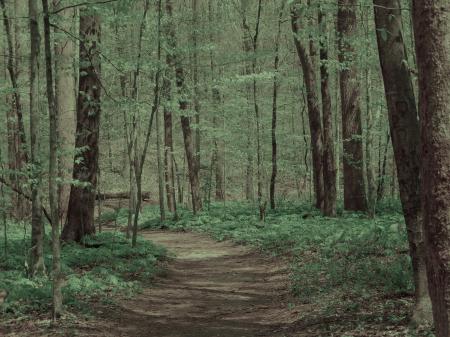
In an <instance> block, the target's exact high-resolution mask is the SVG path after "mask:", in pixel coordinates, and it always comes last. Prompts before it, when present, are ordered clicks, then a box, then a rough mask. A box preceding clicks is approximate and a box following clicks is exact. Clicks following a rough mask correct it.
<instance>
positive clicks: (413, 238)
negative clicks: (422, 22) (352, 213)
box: [374, 0, 431, 324]
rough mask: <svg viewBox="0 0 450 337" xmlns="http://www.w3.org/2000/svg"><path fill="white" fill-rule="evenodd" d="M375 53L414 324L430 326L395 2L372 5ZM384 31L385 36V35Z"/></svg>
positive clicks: (412, 132)
mask: <svg viewBox="0 0 450 337" xmlns="http://www.w3.org/2000/svg"><path fill="white" fill-rule="evenodd" d="M374 5H376V7H375V24H376V30H377V41H378V51H379V56H380V63H381V70H382V74H383V79H384V87H385V92H386V101H387V105H388V113H389V125H390V130H391V137H392V146H393V149H394V156H395V161H396V164H397V165H396V166H397V177H398V183H399V189H400V199H401V202H402V207H403V214H404V216H405V222H406V227H407V230H408V242H409V248H410V255H411V260H412V266H413V272H414V284H415V307H414V313H413V317H412V319H413V321H414V322H415V323H417V324H422V323H424V322H426V321H428V322H431V305H430V299H429V296H428V284H427V279H426V267H425V246H424V239H423V234H422V225H421V223H422V212H421V206H420V162H421V155H420V144H419V139H420V131H419V120H418V116H417V107H416V100H415V97H414V89H413V83H412V77H411V73H410V71H409V70H408V68H407V66H406V65H405V64H404V60H406V59H407V55H406V49H405V45H404V42H403V36H402V24H401V9H400V7H399V6H400V5H399V3H398V1H396V0H374ZM383 32H386V34H383Z"/></svg>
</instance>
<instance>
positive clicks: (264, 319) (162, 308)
mask: <svg viewBox="0 0 450 337" xmlns="http://www.w3.org/2000/svg"><path fill="white" fill-rule="evenodd" d="M142 234H143V235H144V237H145V238H147V239H149V240H151V241H153V242H155V243H158V244H161V245H164V246H166V247H167V248H168V250H169V251H170V252H172V253H174V254H175V258H174V259H173V260H172V261H170V263H169V264H168V271H167V274H166V275H164V277H161V278H159V279H157V280H156V283H155V284H154V285H153V286H152V287H151V288H147V289H144V291H143V293H142V294H140V295H139V296H138V297H136V298H135V299H132V300H128V301H124V302H122V303H121V306H120V308H119V310H117V312H115V313H114V314H112V316H109V319H110V320H111V324H112V325H113V326H112V327H111V328H112V330H110V331H114V334H113V335H114V336H130V337H131V336H133V337H144V336H149V337H150V336H151V337H256V336H274V330H276V328H277V327H279V326H280V325H284V324H288V323H289V322H292V321H293V320H295V313H294V312H292V311H290V310H289V309H288V308H287V304H286V302H285V301H283V298H282V297H284V296H286V295H287V284H288V279H287V273H286V268H285V266H283V265H282V264H281V263H280V262H277V261H276V260H274V259H271V258H268V257H264V256H262V255H260V254H257V253H255V252H252V251H251V250H249V249H248V248H246V247H243V246H238V245H235V244H233V243H231V242H229V241H227V242H216V241H213V240H212V239H211V238H209V237H207V236H205V235H201V234H196V233H178V232H144V233H142ZM282 303H284V304H282Z"/></svg>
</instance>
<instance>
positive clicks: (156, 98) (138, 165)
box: [131, 0, 164, 248]
mask: <svg viewBox="0 0 450 337" xmlns="http://www.w3.org/2000/svg"><path fill="white" fill-rule="evenodd" d="M161 1H162V0H158V20H157V21H158V23H157V45H158V46H157V61H158V69H157V71H156V73H155V81H154V82H155V85H154V87H153V103H152V108H151V113H150V116H149V120H148V126H147V131H146V134H145V141H144V147H143V149H142V153H141V154H140V156H138V151H137V146H136V145H137V144H136V145H135V152H134V172H135V176H136V187H137V200H136V207H135V210H134V220H133V237H132V239H131V244H132V247H133V248H134V247H136V244H137V231H138V221H139V212H140V210H141V204H142V171H143V168H144V164H145V158H146V156H147V150H148V145H149V142H150V135H151V131H152V125H153V119H154V116H155V114H156V113H157V111H158V109H159V102H160V78H161V64H160V62H161V16H162V8H161V7H162V4H161ZM148 5H149V3H148V1H146V3H145V13H144V20H145V17H146V12H147V9H148ZM141 28H142V26H141ZM142 32H143V28H142V29H141V37H142ZM139 53H140V52H139ZM138 69H139V68H138ZM136 76H137V74H136ZM136 76H135V78H136ZM161 179H162V177H161ZM161 183H162V181H161ZM162 202H164V201H162ZM161 215H163V214H161Z"/></svg>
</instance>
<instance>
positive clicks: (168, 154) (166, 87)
mask: <svg viewBox="0 0 450 337" xmlns="http://www.w3.org/2000/svg"><path fill="white" fill-rule="evenodd" d="M162 93H163V96H164V98H165V104H164V166H165V170H164V173H165V181H166V196H167V208H168V209H169V211H170V212H172V213H174V215H175V217H176V211H177V202H176V196H175V173H174V167H173V137H172V110H171V107H170V102H171V83H170V80H169V79H168V75H167V74H166V77H165V78H164V80H163V88H162Z"/></svg>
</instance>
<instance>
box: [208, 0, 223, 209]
mask: <svg viewBox="0 0 450 337" xmlns="http://www.w3.org/2000/svg"><path fill="white" fill-rule="evenodd" d="M212 2H213V0H209V1H208V20H209V31H210V43H211V44H213V43H214V42H215V41H214V33H213V32H214V29H215V28H214V27H215V26H214V25H215V24H216V22H215V20H214V17H213V16H214V15H213V10H212ZM209 57H210V67H211V82H212V90H211V96H212V102H213V107H214V111H215V115H214V118H213V126H214V128H215V129H217V130H218V129H219V123H220V124H222V126H223V124H224V123H223V122H224V116H223V109H222V108H221V95H220V91H219V88H218V85H217V84H216V82H215V81H216V73H215V70H216V66H215V61H214V59H215V53H214V50H213V49H211V50H210V52H209ZM219 111H220V113H221V116H220V117H218V116H217V114H218V112H219ZM218 121H219V122H218ZM221 122H222V123H221ZM220 138H222V137H214V155H213V156H212V158H215V160H214V164H215V165H214V170H215V182H216V190H215V200H216V201H223V200H225V167H224V164H225V162H224V141H223V140H222V139H220Z"/></svg>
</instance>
